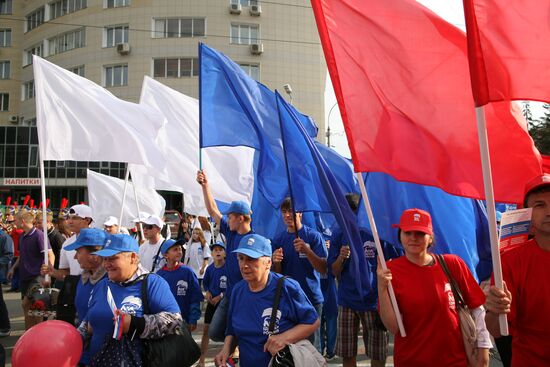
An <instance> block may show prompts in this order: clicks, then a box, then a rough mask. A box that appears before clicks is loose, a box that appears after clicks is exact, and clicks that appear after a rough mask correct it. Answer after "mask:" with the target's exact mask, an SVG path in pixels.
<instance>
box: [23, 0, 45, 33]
mask: <svg viewBox="0 0 550 367" xmlns="http://www.w3.org/2000/svg"><path fill="white" fill-rule="evenodd" d="M26 19H27V32H28V31H31V30H33V29H35V28H36V27H38V26H39V25H40V24H42V23H44V7H43V6H42V7H40V8H38V9H36V10H35V11H33V12H32V13H30V14H29V15H27V16H26Z"/></svg>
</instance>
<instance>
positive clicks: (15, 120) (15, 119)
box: [8, 115, 19, 124]
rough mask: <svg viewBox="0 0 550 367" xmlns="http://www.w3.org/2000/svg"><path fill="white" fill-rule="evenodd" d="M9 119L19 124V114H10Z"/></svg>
mask: <svg viewBox="0 0 550 367" xmlns="http://www.w3.org/2000/svg"><path fill="white" fill-rule="evenodd" d="M8 121H9V122H11V123H12V124H17V123H18V122H19V116H17V115H9V116H8Z"/></svg>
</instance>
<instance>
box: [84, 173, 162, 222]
mask: <svg viewBox="0 0 550 367" xmlns="http://www.w3.org/2000/svg"><path fill="white" fill-rule="evenodd" d="M87 182H88V201H89V205H90V208H91V209H92V214H93V218H94V224H95V225H96V226H101V225H102V224H103V221H104V220H105V218H107V217H108V216H111V215H112V216H115V217H117V218H118V217H119V215H120V209H121V207H122V195H123V193H124V180H121V179H119V178H116V177H111V176H106V175H102V174H101V173H97V172H94V171H91V170H88V179H87ZM136 190H137V198H138V201H139V210H140V211H142V212H147V213H150V214H155V215H158V216H159V217H161V218H162V216H163V215H164V209H165V206H166V201H165V200H164V198H163V197H162V196H160V195H159V194H158V193H157V192H156V191H155V190H151V189H145V188H136ZM137 217H138V210H137V204H136V201H135V199H134V186H133V184H132V183H131V182H128V188H127V192H126V199H125V201H124V211H123V214H122V221H121V225H122V226H124V227H129V228H133V227H134V223H133V222H132V219H134V218H137Z"/></svg>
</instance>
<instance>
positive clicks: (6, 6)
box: [0, 0, 12, 14]
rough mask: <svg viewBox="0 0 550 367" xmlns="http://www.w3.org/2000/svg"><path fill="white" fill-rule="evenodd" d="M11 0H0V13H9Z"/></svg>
mask: <svg viewBox="0 0 550 367" xmlns="http://www.w3.org/2000/svg"><path fill="white" fill-rule="evenodd" d="M11 3H12V0H0V14H11Z"/></svg>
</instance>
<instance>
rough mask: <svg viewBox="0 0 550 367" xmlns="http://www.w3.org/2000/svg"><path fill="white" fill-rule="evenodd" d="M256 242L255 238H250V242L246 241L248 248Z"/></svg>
mask: <svg viewBox="0 0 550 367" xmlns="http://www.w3.org/2000/svg"><path fill="white" fill-rule="evenodd" d="M254 242H256V240H255V239H254V238H249V239H248V241H246V244H247V245H248V246H252V245H253V244H254Z"/></svg>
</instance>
